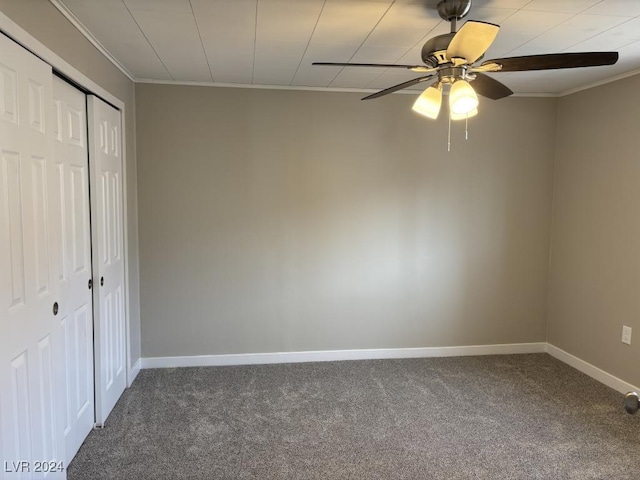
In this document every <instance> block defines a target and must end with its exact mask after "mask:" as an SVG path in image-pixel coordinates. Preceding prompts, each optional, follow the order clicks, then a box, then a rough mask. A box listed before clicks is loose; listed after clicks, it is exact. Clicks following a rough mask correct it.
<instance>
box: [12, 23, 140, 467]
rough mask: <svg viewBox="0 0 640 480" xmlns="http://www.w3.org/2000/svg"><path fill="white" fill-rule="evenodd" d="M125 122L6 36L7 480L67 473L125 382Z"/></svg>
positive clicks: (94, 97) (105, 104) (98, 99)
mask: <svg viewBox="0 0 640 480" xmlns="http://www.w3.org/2000/svg"><path fill="white" fill-rule="evenodd" d="M121 118H122V116H121V112H120V111H118V110H117V109H116V108H114V107H113V106H111V105H109V104H108V103H106V102H104V101H103V100H101V99H100V98H98V97H96V96H94V95H90V94H87V93H85V92H83V91H82V90H80V89H78V88H76V87H75V86H73V85H71V84H70V83H68V82H66V81H65V80H63V79H61V78H59V77H57V76H55V75H54V73H53V69H52V67H51V65H49V64H47V63H46V62H44V61H43V60H41V59H40V58H38V57H36V56H35V55H33V54H32V53H31V52H29V51H28V50H26V49H25V48H23V47H22V46H20V45H18V44H17V43H15V42H14V41H13V40H11V39H10V38H8V37H6V36H4V35H2V34H0V332H2V334H1V335H0V451H1V452H2V458H1V459H0V460H1V464H2V466H3V468H2V471H0V478H5V477H6V478H40V477H44V476H46V477H48V478H65V476H66V475H65V473H64V472H65V467H66V465H68V463H69V462H70V461H71V459H72V458H73V456H74V455H75V454H76V453H77V450H78V449H79V447H80V445H81V444H82V442H83V441H84V439H85V438H86V436H87V435H88V433H89V431H90V430H91V428H92V427H93V426H94V425H102V424H103V423H104V421H105V420H106V418H107V416H108V415H109V412H110V411H111V409H112V408H113V406H114V405H115V403H116V401H117V400H118V398H119V397H120V395H121V394H122V392H123V391H124V388H125V387H126V383H127V371H128V368H127V348H126V346H127V338H128V333H127V328H126V325H127V322H126V283H125V259H126V255H125V243H124V199H123V194H124V192H123V155H122V150H123V142H122V124H121ZM94 400H95V401H94ZM43 464H46V465H47V467H46V470H47V471H44V470H42V465H43ZM57 464H59V465H60V468H59V469H56V468H53V469H52V468H51V467H52V466H55V465H57ZM38 466H40V467H41V468H40V469H41V471H36V468H37V467H38ZM47 473H48V475H46V474H47Z"/></svg>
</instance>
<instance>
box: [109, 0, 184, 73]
mask: <svg viewBox="0 0 640 480" xmlns="http://www.w3.org/2000/svg"><path fill="white" fill-rule="evenodd" d="M120 1H121V2H122V4H123V5H124V8H126V9H127V12H129V15H131V20H133V22H134V23H135V24H136V26H137V27H138V29H139V30H140V33H141V34H142V36H143V37H144V39H145V40H146V41H147V43H148V44H149V47H151V50H153V53H155V54H156V57H158V60H159V61H160V63H161V64H162V66H163V67H164V69H165V70H166V71H167V73H168V74H169V76H170V77H171V80H175V77H174V76H173V74H172V73H171V72H170V71H169V69H168V68H167V66H166V65H165V63H164V61H163V60H162V57H160V55H158V52H157V51H156V49H155V47H154V46H153V44H152V43H151V41H150V40H149V38H148V37H147V35H146V34H145V33H144V30H142V27H140V24H139V23H138V21H137V20H136V17H134V16H133V13H131V10H129V6H128V5H127V3H126V2H125V1H124V0H120Z"/></svg>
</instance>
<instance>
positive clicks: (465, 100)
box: [449, 80, 478, 115]
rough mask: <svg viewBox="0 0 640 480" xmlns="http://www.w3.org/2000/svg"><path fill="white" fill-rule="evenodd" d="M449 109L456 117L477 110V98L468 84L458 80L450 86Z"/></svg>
mask: <svg viewBox="0 0 640 480" xmlns="http://www.w3.org/2000/svg"><path fill="white" fill-rule="evenodd" d="M449 108H450V109H451V113H452V114H454V113H455V114H457V115H466V114H467V113H469V112H472V111H473V110H475V109H476V108H478V96H477V95H476V92H475V91H474V90H473V87H472V86H471V85H469V82H467V81H466V80H458V81H457V82H455V83H454V84H453V85H452V86H451V92H450V93H449Z"/></svg>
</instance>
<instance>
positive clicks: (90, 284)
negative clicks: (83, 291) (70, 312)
mask: <svg viewBox="0 0 640 480" xmlns="http://www.w3.org/2000/svg"><path fill="white" fill-rule="evenodd" d="M92 288H93V280H91V279H89V290H91V289H92Z"/></svg>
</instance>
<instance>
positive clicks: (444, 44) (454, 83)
mask: <svg viewBox="0 0 640 480" xmlns="http://www.w3.org/2000/svg"><path fill="white" fill-rule="evenodd" d="M437 9H438V14H439V15H440V18H442V19H443V20H445V21H447V22H450V24H451V33H446V34H444V35H438V36H436V37H434V38H431V39H429V40H427V42H426V43H425V44H424V46H423V47H422V61H423V63H424V65H399V64H376V63H333V62H314V63H313V65H328V66H339V67H382V68H397V69H405V70H409V71H412V72H416V73H422V74H426V75H423V76H420V77H417V78H414V79H412V80H408V81H406V82H403V83H400V84H398V85H394V86H392V87H389V88H385V89H384V90H380V91H379V92H376V93H373V94H371V95H368V96H366V97H364V98H363V99H362V100H370V99H374V98H379V97H382V96H384V95H388V94H390V93H393V92H397V91H399V90H402V89H405V88H408V87H411V86H413V85H417V84H419V83H423V82H427V81H429V80H431V79H433V78H437V81H436V83H434V84H432V85H431V86H429V87H428V88H427V89H425V90H424V91H423V92H422V94H421V95H420V96H419V97H418V99H417V100H416V102H415V103H414V104H413V107H412V108H413V110H414V111H416V112H418V113H420V114H422V115H424V116H426V117H428V118H431V119H436V118H437V117H438V114H439V112H440V107H441V104H442V95H443V92H444V91H446V90H445V89H448V90H449V120H460V119H468V118H469V117H472V116H474V115H476V114H477V112H478V96H477V95H478V94H479V95H482V96H483V97H486V98H489V99H491V100H499V99H501V98H505V97H508V96H509V95H512V94H513V92H512V91H511V89H510V88H509V87H507V86H506V85H504V84H503V83H501V82H499V81H498V80H496V79H494V78H492V77H491V76H489V75H486V73H500V72H523V71H531V70H552V69H560V68H581V67H595V66H603V65H613V64H614V63H616V62H617V61H618V52H584V53H554V54H547V55H528V56H522V57H509V58H499V59H492V60H487V61H484V62H482V63H481V64H479V65H478V64H476V62H478V61H480V60H482V58H483V57H484V55H485V53H486V51H487V50H488V49H489V47H490V46H491V44H492V43H493V41H494V40H495V38H496V36H497V35H498V32H499V30H500V27H499V26H498V25H494V24H492V23H487V22H480V21H476V20H469V21H467V22H466V23H465V24H464V25H462V27H461V28H460V29H459V30H457V22H458V20H460V19H462V18H464V17H465V16H466V15H467V14H468V13H469V11H470V9H471V0H441V1H440V3H438V6H437Z"/></svg>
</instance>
